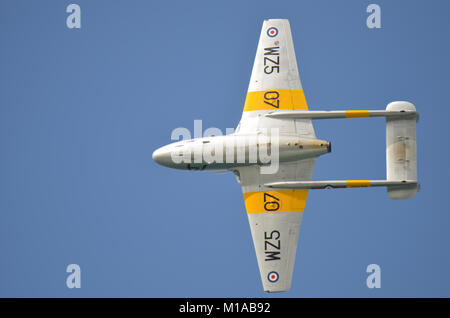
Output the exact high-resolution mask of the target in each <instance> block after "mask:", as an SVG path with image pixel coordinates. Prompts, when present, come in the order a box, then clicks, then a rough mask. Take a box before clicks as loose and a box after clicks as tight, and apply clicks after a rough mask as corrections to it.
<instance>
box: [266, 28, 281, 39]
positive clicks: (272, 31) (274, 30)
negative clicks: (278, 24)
mask: <svg viewBox="0 0 450 318" xmlns="http://www.w3.org/2000/svg"><path fill="white" fill-rule="evenodd" d="M267 35H268V36H270V37H271V38H273V37H276V36H277V35H278V29H277V28H275V27H271V28H268V29H267Z"/></svg>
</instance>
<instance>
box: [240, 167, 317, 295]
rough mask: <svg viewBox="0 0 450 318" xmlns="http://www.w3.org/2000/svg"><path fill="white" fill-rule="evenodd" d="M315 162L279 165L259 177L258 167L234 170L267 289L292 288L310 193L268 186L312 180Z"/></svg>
mask: <svg viewBox="0 0 450 318" xmlns="http://www.w3.org/2000/svg"><path fill="white" fill-rule="evenodd" d="M315 161H316V159H315V158H312V159H304V160H300V161H297V162H289V163H280V167H279V169H278V172H277V173H275V174H260V168H259V167H258V166H248V167H242V168H239V169H237V171H235V174H236V177H237V179H238V181H239V183H240V184H241V187H242V192H243V195H244V200H245V207H246V210H247V215H248V220H249V223H250V229H251V232H252V237H253V244H254V247H255V251H256V257H257V260H258V266H259V271H260V274H261V280H262V284H263V287H264V290H265V291H267V292H280V291H286V290H289V289H290V287H291V281H292V273H293V270H294V262H295V254H296V250H297V242H298V233H299V230H300V223H301V221H302V216H303V210H304V208H305V204H306V199H307V196H308V190H286V189H276V188H269V187H265V186H264V184H265V183H269V182H282V180H283V181H286V180H292V179H294V180H311V178H312V173H313V168H314V163H315Z"/></svg>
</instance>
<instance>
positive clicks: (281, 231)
mask: <svg viewBox="0 0 450 318" xmlns="http://www.w3.org/2000/svg"><path fill="white" fill-rule="evenodd" d="M302 216H303V212H265V213H251V214H248V220H249V223H250V228H251V232H252V237H253V244H254V247H255V251H256V257H257V260H258V267H259V271H260V274H261V280H262V284H263V288H264V291H266V292H281V291H286V290H289V289H290V287H291V281H292V273H293V269H294V262H295V254H296V250H297V242H298V233H299V229H300V223H301V220H302Z"/></svg>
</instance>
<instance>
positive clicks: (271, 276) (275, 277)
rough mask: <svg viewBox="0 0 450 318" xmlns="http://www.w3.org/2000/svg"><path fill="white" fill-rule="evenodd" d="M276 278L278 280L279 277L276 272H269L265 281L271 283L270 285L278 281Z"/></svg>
mask: <svg viewBox="0 0 450 318" xmlns="http://www.w3.org/2000/svg"><path fill="white" fill-rule="evenodd" d="M278 278H279V276H278V273H277V272H270V273H269V274H268V275H267V279H268V280H269V282H271V283H275V282H277V281H278Z"/></svg>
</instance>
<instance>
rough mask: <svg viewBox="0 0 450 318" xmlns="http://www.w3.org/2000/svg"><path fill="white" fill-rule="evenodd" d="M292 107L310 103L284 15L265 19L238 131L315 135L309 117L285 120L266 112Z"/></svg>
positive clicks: (301, 108) (304, 136) (307, 136)
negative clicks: (276, 130)
mask: <svg viewBox="0 0 450 318" xmlns="http://www.w3.org/2000/svg"><path fill="white" fill-rule="evenodd" d="M292 110H308V106H307V104H306V99H305V95H304V93H303V88H302V84H301V81H300V76H299V73H298V68H297V60H296V57H295V51H294V43H293V41H292V35H291V27H290V25H289V21H288V20H285V19H272V20H266V21H264V23H263V26H262V30H261V35H260V38H259V42H258V48H257V50H256V57H255V61H254V64H253V70H252V74H251V78H250V84H249V87H248V92H247V96H246V99H245V105H244V110H243V113H242V118H241V121H240V123H239V126H238V128H237V130H236V133H238V134H249V133H255V132H257V131H258V130H262V129H270V128H278V129H279V132H280V134H298V135H301V136H302V138H316V136H315V133H314V128H313V126H312V122H311V119H310V118H305V119H291V120H282V119H280V118H275V117H274V118H270V117H268V116H267V117H266V116H265V115H266V114H268V113H271V114H273V113H274V112H275V113H282V112H286V111H292Z"/></svg>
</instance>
